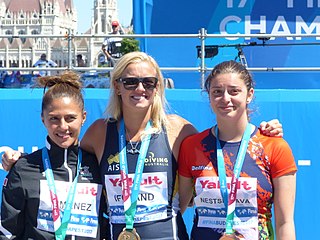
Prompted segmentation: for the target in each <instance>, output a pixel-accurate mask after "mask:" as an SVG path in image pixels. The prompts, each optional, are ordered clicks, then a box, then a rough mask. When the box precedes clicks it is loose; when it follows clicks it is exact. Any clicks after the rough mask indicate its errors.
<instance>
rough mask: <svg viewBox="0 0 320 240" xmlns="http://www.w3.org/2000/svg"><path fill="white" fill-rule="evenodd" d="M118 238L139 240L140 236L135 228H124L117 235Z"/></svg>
mask: <svg viewBox="0 0 320 240" xmlns="http://www.w3.org/2000/svg"><path fill="white" fill-rule="evenodd" d="M118 240H140V236H139V234H138V233H137V231H136V229H135V228H133V229H132V230H128V229H126V228H124V229H123V230H122V232H121V233H120V234H119V236H118Z"/></svg>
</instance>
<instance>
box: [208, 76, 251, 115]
mask: <svg viewBox="0 0 320 240" xmlns="http://www.w3.org/2000/svg"><path fill="white" fill-rule="evenodd" d="M253 93H254V90H253V88H250V89H249V91H248V90H247V86H246V85H245V82H244V81H243V80H242V79H241V77H240V75H239V74H238V73H222V74H217V75H216V76H215V77H214V78H212V79H211V82H210V89H209V94H210V104H211V107H212V109H213V111H214V112H215V114H216V115H217V118H218V119H224V120H227V119H234V120H237V121H238V120H239V119H241V118H246V119H248V114H247V104H249V103H250V102H251V100H252V97H253Z"/></svg>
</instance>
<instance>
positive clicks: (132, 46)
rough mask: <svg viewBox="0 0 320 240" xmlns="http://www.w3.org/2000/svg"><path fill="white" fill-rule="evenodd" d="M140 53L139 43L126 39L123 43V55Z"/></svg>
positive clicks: (135, 40)
mask: <svg viewBox="0 0 320 240" xmlns="http://www.w3.org/2000/svg"><path fill="white" fill-rule="evenodd" d="M135 51H140V47H139V41H138V40H137V39H135V38H124V39H122V42H121V53H122V55H124V54H126V53H129V52H135Z"/></svg>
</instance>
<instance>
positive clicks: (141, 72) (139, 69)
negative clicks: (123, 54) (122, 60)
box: [114, 62, 157, 112]
mask: <svg viewBox="0 0 320 240" xmlns="http://www.w3.org/2000/svg"><path fill="white" fill-rule="evenodd" d="M130 77H137V78H145V77H157V73H156V70H155V69H154V68H153V67H152V66H151V65H150V63H148V62H139V63H131V64H129V65H128V66H127V67H126V69H125V70H124V71H123V73H122V75H121V78H123V79H125V78H130ZM114 84H115V86H114V87H115V90H116V92H117V94H118V95H120V96H121V100H122V108H123V110H124V111H125V110H126V109H127V110H132V111H135V112H136V111H139V110H143V111H145V110H148V109H150V106H151V105H152V104H153V100H154V96H155V94H156V93H157V87H156V88H153V89H146V88H144V86H143V83H142V82H139V84H138V85H137V87H136V88H133V89H132V90H130V89H129V90H128V89H126V88H125V87H124V83H123V82H120V81H117V82H114Z"/></svg>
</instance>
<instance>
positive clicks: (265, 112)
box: [0, 88, 320, 240]
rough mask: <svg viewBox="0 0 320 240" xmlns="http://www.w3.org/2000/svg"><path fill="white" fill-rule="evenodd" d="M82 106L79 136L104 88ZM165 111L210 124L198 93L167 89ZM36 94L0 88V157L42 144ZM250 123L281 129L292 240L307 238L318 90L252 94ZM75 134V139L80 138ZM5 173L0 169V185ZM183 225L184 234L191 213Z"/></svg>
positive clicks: (103, 98) (313, 217) (99, 105)
mask: <svg viewBox="0 0 320 240" xmlns="http://www.w3.org/2000/svg"><path fill="white" fill-rule="evenodd" d="M84 94H85V107H86V110H87V112H88V114H87V116H88V118H87V121H86V123H85V125H84V128H83V131H82V135H83V133H84V132H85V130H86V129H87V128H88V126H89V125H90V124H91V123H92V122H93V121H94V120H95V119H98V118H101V117H103V112H104V109H105V106H106V104H107V102H108V99H109V89H106V88H105V89H85V92H84ZM166 95H167V99H168V101H169V104H170V106H171V108H170V112H174V113H177V114H179V115H181V116H183V117H185V118H186V119H188V120H189V121H191V122H192V123H193V124H194V125H195V126H196V127H197V129H198V130H199V131H202V130H204V129H206V128H208V127H210V126H212V125H213V124H214V123H215V117H214V115H213V113H212V111H211V109H210V107H209V102H208V96H207V94H205V93H203V92H202V91H201V90H200V89H168V90H166ZM41 97H42V89H0V103H1V104H0V152H3V151H4V150H5V149H6V147H11V148H14V149H19V150H20V151H25V152H32V151H33V150H36V149H37V148H40V147H42V146H43V145H44V139H45V136H46V131H45V129H44V127H43V125H42V122H41V119H40V108H41ZM251 109H252V110H253V114H252V116H251V119H252V122H253V123H254V124H259V123H260V122H261V121H262V120H269V119H273V118H278V119H279V120H280V121H281V123H282V124H283V129H284V138H285V140H286V141H288V143H289V144H290V146H291V148H292V151H293V154H294V156H295V160H296V163H297V165H298V173H297V195H296V207H295V224H296V231H297V239H299V240H305V239H312V238H313V236H314V235H313V234H314V231H315V230H316V229H319V227H320V223H319V221H318V214H319V213H320V207H319V205H318V204H317V203H318V202H320V192H319V191H318V190H317V186H319V185H320V175H319V174H318V170H319V169H320V161H319V159H320V153H319V151H318V147H319V146H318V145H319V140H318V136H319V135H320V132H319V128H318V119H319V118H320V90H318V89H300V90H296V89H289V90H275V89H258V90H256V94H255V100H254V103H253V104H252V105H251ZM82 135H81V136H82ZM5 175H6V173H5V172H4V171H3V170H0V180H1V181H2V180H3V178H4V177H5ZM184 217H185V220H186V223H187V226H188V228H189V230H190V227H191V225H192V212H191V210H190V209H189V211H188V212H187V214H185V216H184Z"/></svg>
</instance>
